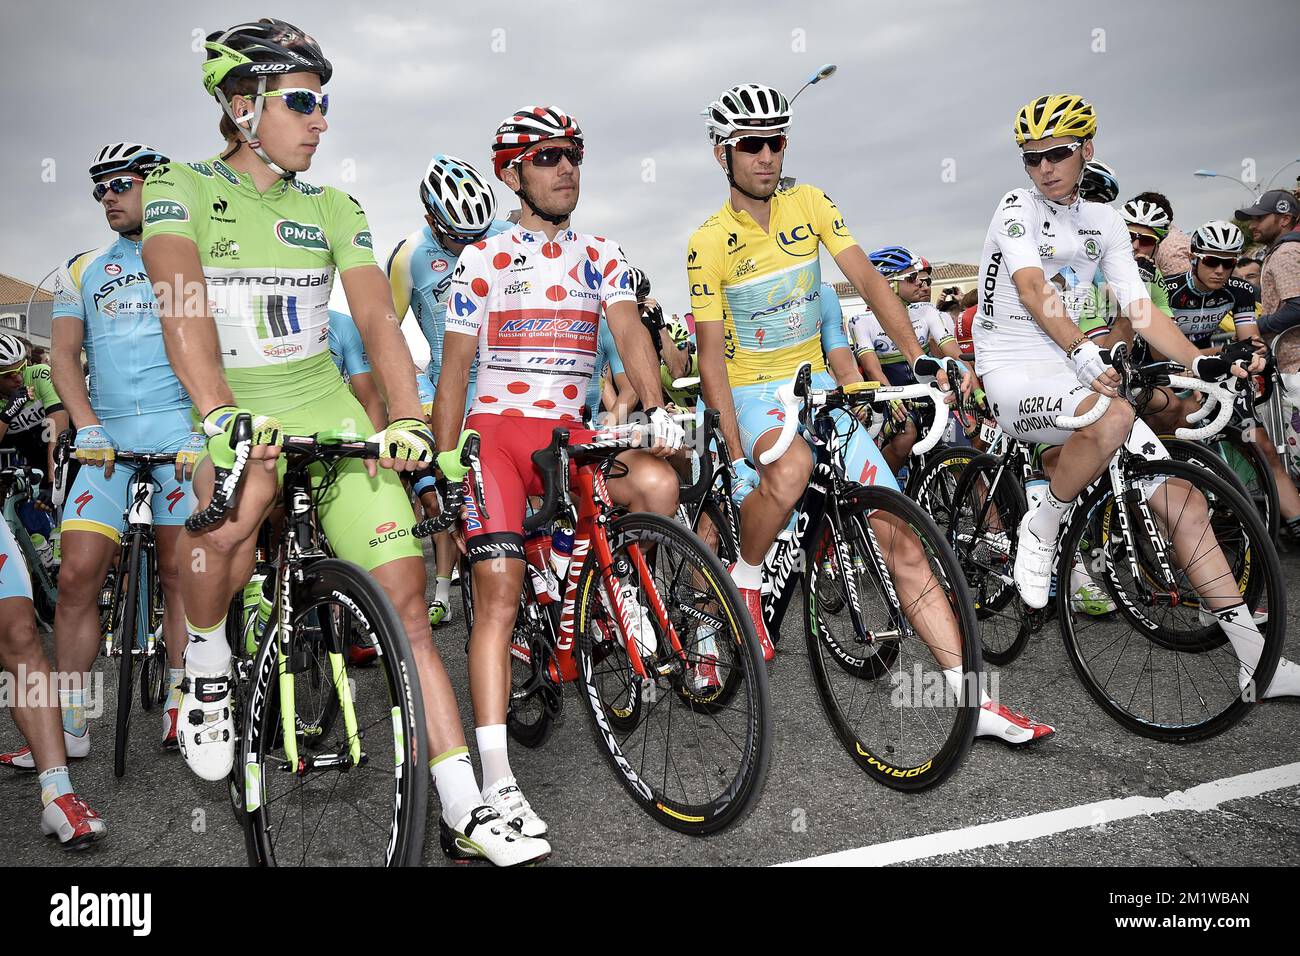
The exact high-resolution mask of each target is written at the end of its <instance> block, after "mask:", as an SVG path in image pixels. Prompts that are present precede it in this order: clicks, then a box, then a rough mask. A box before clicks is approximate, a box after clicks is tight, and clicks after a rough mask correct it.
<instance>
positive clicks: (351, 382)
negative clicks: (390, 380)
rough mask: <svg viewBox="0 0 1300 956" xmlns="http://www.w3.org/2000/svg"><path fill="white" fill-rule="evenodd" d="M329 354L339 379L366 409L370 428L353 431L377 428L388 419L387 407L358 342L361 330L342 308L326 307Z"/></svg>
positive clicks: (364, 350) (359, 428)
mask: <svg viewBox="0 0 1300 956" xmlns="http://www.w3.org/2000/svg"><path fill="white" fill-rule="evenodd" d="M329 311H330V357H331V358H333V359H334V365H335V366H336V367H337V368H338V370H339V374H340V375H342V376H343V381H345V382H347V383H348V388H350V389H352V394H353V395H355V396H356V397H357V401H358V402H360V403H361V407H362V408H364V409H365V410H366V416H367V417H368V418H369V419H370V422H371V424H372V426H373V427H372V429H371V431H370V432H365V429H364V428H363V427H360V426H358V428H357V429H356V431H358V432H365V433H366V434H367V435H369V434H371V432H374V431H378V430H379V429H381V428H382V427H383V425H384V422H386V421H388V410H387V407H386V406H385V405H384V397H383V396H382V395H380V394H379V386H378V384H376V382H375V375H374V372H372V371H371V369H370V359H368V358H366V347H365V345H363V344H362V342H361V333H360V332H358V331H357V324H356V323H355V322H353V321H352V316H350V315H348V314H347V313H346V312H339V311H337V310H335V309H330V310H329Z"/></svg>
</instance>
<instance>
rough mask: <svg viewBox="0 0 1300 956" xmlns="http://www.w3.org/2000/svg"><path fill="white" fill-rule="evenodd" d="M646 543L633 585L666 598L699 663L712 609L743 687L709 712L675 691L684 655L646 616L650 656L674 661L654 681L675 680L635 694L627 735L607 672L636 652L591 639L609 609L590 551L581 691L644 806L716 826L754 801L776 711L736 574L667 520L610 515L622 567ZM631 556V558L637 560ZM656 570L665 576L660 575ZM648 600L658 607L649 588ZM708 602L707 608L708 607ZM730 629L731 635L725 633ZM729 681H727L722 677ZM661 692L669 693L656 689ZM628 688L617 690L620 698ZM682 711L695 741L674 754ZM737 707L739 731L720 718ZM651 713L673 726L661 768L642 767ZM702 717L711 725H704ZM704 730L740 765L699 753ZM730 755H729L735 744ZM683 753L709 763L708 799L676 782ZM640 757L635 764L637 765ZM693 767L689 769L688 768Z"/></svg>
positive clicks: (721, 648)
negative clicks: (613, 715)
mask: <svg viewBox="0 0 1300 956" xmlns="http://www.w3.org/2000/svg"><path fill="white" fill-rule="evenodd" d="M644 545H653V547H654V553H653V556H646V557H645V563H646V566H647V567H648V568H649V570H650V571H651V580H650V581H645V580H639V581H638V582H637V583H638V585H639V586H638V593H639V594H641V595H650V594H651V593H653V595H657V596H658V597H659V599H660V601H661V602H662V604H663V606H664V608H665V609H666V611H667V613H668V619H669V621H670V622H671V623H672V625H673V629H674V631H675V633H676V634H677V635H678V639H679V641H680V643H681V646H682V648H683V651H684V653H685V654H686V656H687V658H688V660H689V659H691V658H694V659H695V660H697V661H698V660H701V659H702V658H703V654H704V653H705V652H704V651H702V650H701V648H702V647H703V646H704V645H703V640H702V639H701V638H700V636H699V631H700V627H699V625H700V623H701V621H700V620H699V617H697V615H702V616H705V617H711V618H712V620H714V621H716V622H717V623H718V624H721V625H722V628H716V627H714V625H712V624H710V625H709V626H710V627H711V628H713V634H715V635H716V637H714V638H713V640H714V641H715V642H716V643H715V644H714V646H715V647H716V649H717V654H716V660H717V667H718V668H719V669H720V670H732V669H735V670H739V671H740V672H741V678H740V682H739V685H738V687H737V689H736V690H735V691H734V692H733V696H732V698H731V703H730V705H729V706H728V707H727V708H726V709H725V710H719V709H718V708H717V707H714V708H711V709H710V708H709V707H708V706H707V705H706V703H705V702H704V701H701V700H699V699H697V698H696V697H695V696H694V694H693V693H692V692H687V693H680V692H679V691H680V689H681V687H682V685H683V683H684V681H685V679H686V673H685V672H686V667H685V666H681V667H679V666H677V665H678V664H679V662H680V661H681V658H678V657H677V656H676V655H675V654H674V653H671V652H669V651H665V650H664V649H665V648H668V647H669V646H670V645H669V643H668V641H667V638H666V636H665V634H664V632H663V629H662V627H661V626H660V624H659V621H658V618H657V615H656V614H654V613H650V620H651V621H652V627H653V629H654V631H655V636H656V653H655V657H654V658H653V660H654V661H656V662H659V663H660V664H662V665H664V666H668V667H670V672H669V674H668V675H667V676H666V677H662V678H660V679H659V680H662V681H666V682H667V685H668V686H667V687H663V686H662V685H661V684H660V683H659V680H656V681H654V682H647V683H646V684H645V685H643V687H642V688H641V689H640V691H638V692H637V693H636V695H635V696H636V698H637V699H638V701H639V704H638V705H637V708H638V709H637V718H636V725H635V726H633V727H632V728H631V729H630V730H629V731H628V732H627V733H626V734H624V735H623V738H622V739H621V740H620V739H619V737H618V732H617V730H616V728H615V726H614V724H613V722H612V721H611V720H610V718H609V715H608V713H607V708H608V705H607V703H606V701H605V696H604V694H603V684H604V680H603V678H604V676H606V675H614V677H615V678H616V679H618V677H619V672H621V671H630V664H628V663H626V662H627V661H628V660H629V659H628V657H627V653H626V651H625V649H624V644H623V643H622V642H620V641H619V640H615V641H614V642H612V643H611V642H610V641H608V640H604V641H601V643H602V644H603V645H604V646H603V647H601V648H599V649H598V648H597V647H596V643H597V640H596V633H597V632H598V631H600V628H599V627H598V626H596V625H597V622H598V620H599V619H604V618H606V617H607V613H606V611H605V608H604V603H603V601H602V600H601V596H600V594H601V589H602V588H603V587H604V586H605V585H604V581H603V579H602V575H601V568H600V566H599V563H600V562H599V559H598V558H597V556H596V549H595V548H592V550H591V551H590V552H589V553H588V556H587V559H586V561H585V563H584V565H583V568H582V572H581V577H580V578H579V581H578V592H577V593H578V597H577V601H576V605H577V607H576V610H577V620H576V622H575V632H576V636H577V641H576V647H575V653H576V654H577V660H578V679H579V682H580V694H579V696H580V697H582V699H583V703H584V704H585V705H586V707H587V711H588V713H589V714H590V715H591V718H592V720H591V727H592V732H593V734H594V735H595V738H596V740H597V743H598V745H599V749H600V750H601V752H602V753H603V754H604V755H605V758H606V759H607V760H608V761H609V764H610V767H611V768H612V769H613V770H614V774H615V776H616V777H617V778H618V780H619V782H620V783H621V784H622V785H623V787H624V789H626V790H627V792H628V793H629V794H630V795H631V796H632V798H633V800H634V801H635V802H636V803H637V805H638V806H639V807H641V809H642V810H644V811H645V812H646V814H648V815H649V816H650V817H651V818H652V819H654V820H655V821H656V822H658V823H660V824H662V825H664V826H666V827H668V828H669V829H672V830H676V831H677V832H679V833H685V834H689V835H692V836H703V835H706V834H710V833H717V832H718V831H720V830H723V829H725V828H726V827H729V826H732V825H733V824H735V823H737V822H738V821H740V820H741V819H743V818H744V817H745V815H746V814H748V813H749V812H750V810H751V809H753V807H754V805H755V803H756V802H757V801H758V799H759V797H760V795H761V793H762V790H763V787H764V785H765V784H766V781H767V771H768V766H769V763H770V761H771V755H772V744H771V741H772V725H771V722H772V714H771V704H770V694H769V689H768V679H767V669H766V665H765V664H764V662H763V654H762V650H761V649H760V647H759V644H758V636H757V635H756V633H755V632H754V624H753V621H752V620H751V619H750V617H749V614H748V612H747V611H746V609H745V605H744V604H743V603H742V602H741V600H740V595H739V593H738V592H737V591H736V586H735V584H734V583H733V582H732V580H731V575H730V574H728V573H727V570H726V568H724V567H723V565H722V562H721V561H720V560H719V559H718V557H717V555H716V554H714V553H713V552H712V551H711V550H709V549H708V548H707V547H706V546H705V545H704V544H703V542H701V541H700V539H699V538H697V537H696V536H695V534H694V533H693V532H691V531H690V530H689V529H687V528H685V527H683V526H682V525H681V524H680V523H678V522H677V521H676V520H674V519H672V518H666V517H663V516H661V515H654V514H644V513H636V514H627V515H623V516H621V517H619V518H617V519H616V520H615V521H613V522H611V523H610V525H609V546H610V550H611V552H612V553H613V554H614V556H615V558H614V563H615V565H616V566H617V565H618V564H619V563H620V561H622V560H625V559H624V558H623V557H621V556H623V555H631V553H632V552H631V549H632V548H633V547H634V546H638V547H640V546H644ZM647 550H648V549H647ZM642 554H643V555H644V552H642ZM628 560H629V563H631V564H632V566H633V567H635V561H634V560H630V559H628ZM674 560H679V561H680V564H679V565H678V568H677V569H676V570H674V568H673V565H672V562H673V561H674ZM688 565H689V567H688ZM633 573H635V572H633ZM661 574H662V575H663V576H664V577H665V580H664V581H662V582H661V581H660V577H661ZM705 594H707V595H709V596H710V600H709V601H708V603H707V604H703V602H702V595H705ZM646 600H647V601H648V603H649V606H651V607H653V602H654V599H653V597H647V598H646ZM702 604H703V607H704V608H705V610H701V607H702ZM688 620H689V621H691V622H694V623H695V625H696V628H695V630H694V631H693V632H692V631H690V630H689V625H688V624H687V623H686V622H687V621H688ZM615 626H617V625H615ZM723 628H725V630H726V631H727V632H728V633H726V634H723V633H722V629H723ZM602 633H603V632H602ZM625 640H626V638H623V641H625ZM687 666H691V665H689V664H688V665H687ZM723 680H724V686H725V682H726V680H727V678H725V677H724V678H723ZM648 688H654V689H655V690H654V692H653V694H651V696H652V697H653V699H651V700H647V699H646V694H645V693H644V691H645V690H646V689H648ZM660 690H663V691H666V692H663V693H660ZM621 693H622V691H621V690H618V689H616V695H619V694H621ZM738 702H739V703H738ZM615 703H617V700H615ZM679 712H680V713H681V714H682V724H683V728H682V729H681V730H679V731H677V738H686V739H689V738H690V734H691V732H692V730H693V731H694V738H693V745H692V744H691V743H688V744H687V745H686V747H685V748H684V749H683V750H681V756H680V757H677V758H673V757H669V756H667V754H668V751H669V748H670V747H672V746H673V745H674V744H679V739H675V738H674V737H673V736H672V734H673V724H672V720H673V716H672V715H673V714H674V713H679ZM661 714H662V718H661ZM732 714H738V715H739V716H738V717H737V718H736V719H735V721H734V724H733V726H734V728H735V729H734V732H731V733H729V732H728V731H727V730H726V728H725V727H724V726H723V721H730V720H731V719H732V718H731V715H732ZM654 721H659V722H660V723H661V724H664V723H666V725H667V726H666V729H665V733H664V736H663V738H662V745H663V748H664V752H665V757H664V760H663V767H662V774H660V773H659V772H658V771H657V770H654V772H652V773H647V772H646V761H647V759H648V757H649V753H650V748H651V745H652V741H651V736H652V729H651V728H652V722H654ZM701 725H703V726H704V731H703V734H702V732H701ZM642 728H644V731H643V730H642ZM715 731H717V732H718V734H717V736H716V737H715V736H713V734H714V732H715ZM706 737H709V738H710V742H713V741H725V743H726V744H727V746H734V747H735V749H736V750H737V751H738V753H739V756H738V757H736V758H734V759H735V764H736V765H735V769H734V771H733V770H732V769H729V767H730V765H728V766H721V763H722V760H723V756H720V755H719V754H718V753H717V751H716V750H711V751H709V757H708V758H705V757H703V756H701V754H702V753H703V752H704V750H705V748H706V747H707V746H708V743H706V740H705V738H706ZM660 742H661V741H660V738H658V737H656V738H655V740H654V741H653V743H654V744H659V743H660ZM638 749H639V751H640V755H639V757H638V755H637V753H636V751H637V750H638ZM725 757H726V758H728V759H731V755H730V754H729V753H727V754H725ZM688 760H689V765H690V766H691V767H695V766H696V764H697V762H698V767H699V768H700V770H701V771H702V772H701V773H700V775H699V781H701V782H702V784H703V785H702V787H701V788H700V789H702V790H704V791H707V792H706V793H704V794H703V795H702V796H701V795H698V794H697V793H695V792H694V791H690V790H689V788H688V783H687V781H686V780H685V779H683V777H682V773H681V771H680V770H675V774H674V776H675V779H672V780H670V778H669V773H670V765H672V764H673V763H674V761H676V766H677V767H682V766H687V765H688ZM634 763H636V764H638V766H637V767H634V766H633V764H634ZM652 769H654V768H652ZM687 776H691V777H693V774H690V773H688V774H687ZM713 780H716V781H717V782H716V784H711V781H713ZM673 787H676V791H673Z"/></svg>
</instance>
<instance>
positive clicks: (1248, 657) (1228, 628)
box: [1214, 603, 1264, 688]
mask: <svg viewBox="0 0 1300 956" xmlns="http://www.w3.org/2000/svg"><path fill="white" fill-rule="evenodd" d="M1214 616H1215V617H1217V618H1218V619H1219V627H1220V628H1221V629H1222V630H1223V636H1224V637H1226V638H1227V639H1228V641H1229V643H1231V644H1232V649H1233V651H1234V652H1235V653H1236V655H1237V662H1238V664H1239V665H1240V668H1241V670H1240V674H1239V678H1240V681H1241V686H1242V687H1243V688H1244V687H1245V686H1246V684H1247V683H1249V682H1250V681H1252V680H1253V679H1254V674H1255V668H1256V667H1257V666H1258V664H1259V655H1260V654H1261V653H1262V652H1263V650H1264V637H1263V635H1262V634H1260V633H1259V625H1258V624H1256V623H1255V618H1254V616H1253V615H1252V614H1251V613H1250V609H1249V608H1247V607H1246V605H1245V604H1244V603H1243V604H1238V605H1235V606H1234V607H1225V608H1222V609H1220V610H1218V611H1215V612H1214Z"/></svg>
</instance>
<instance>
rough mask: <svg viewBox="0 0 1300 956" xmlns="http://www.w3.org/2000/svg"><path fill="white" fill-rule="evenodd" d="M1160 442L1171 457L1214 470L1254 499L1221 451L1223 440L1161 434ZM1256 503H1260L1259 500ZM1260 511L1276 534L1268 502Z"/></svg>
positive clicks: (1244, 494)
mask: <svg viewBox="0 0 1300 956" xmlns="http://www.w3.org/2000/svg"><path fill="white" fill-rule="evenodd" d="M1160 443H1161V444H1162V445H1164V446H1165V451H1167V452H1169V457H1170V458H1172V459H1173V460H1174V461H1189V462H1191V463H1192V464H1195V465H1200V466H1201V467H1202V468H1206V469H1208V470H1210V471H1212V472H1214V473H1215V474H1216V475H1218V476H1219V477H1220V478H1222V479H1223V480H1225V481H1227V482H1228V483H1229V484H1231V485H1232V486H1233V487H1234V488H1236V489H1237V490H1238V491H1239V492H1241V494H1242V497H1244V498H1246V499H1247V500H1252V498H1253V496H1252V495H1251V493H1250V491H1249V489H1247V487H1246V483H1245V481H1243V480H1242V477H1241V475H1240V474H1238V473H1237V471H1236V470H1235V469H1234V468H1233V467H1232V466H1231V465H1230V464H1228V461H1227V459H1225V458H1224V457H1223V453H1222V451H1221V446H1222V444H1223V443H1222V442H1219V441H1216V442H1215V443H1214V444H1212V445H1211V444H1204V443H1201V442H1194V441H1188V440H1186V439H1183V438H1169V437H1166V436H1164V435H1161V436H1160ZM1274 491H1276V485H1275V486H1274ZM1256 503H1257V504H1259V502H1256ZM1259 513H1260V517H1262V518H1263V519H1264V521H1265V524H1266V525H1268V528H1269V534H1272V535H1274V536H1276V534H1277V529H1276V528H1274V527H1273V526H1272V522H1271V521H1270V520H1269V509H1268V505H1267V503H1265V504H1264V505H1263V507H1261V508H1260V509H1259ZM1274 513H1276V512H1274Z"/></svg>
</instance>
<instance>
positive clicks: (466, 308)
mask: <svg viewBox="0 0 1300 956" xmlns="http://www.w3.org/2000/svg"><path fill="white" fill-rule="evenodd" d="M451 308H452V311H454V312H455V313H456V314H457V315H473V314H474V313H475V312H477V311H478V306H476V305H475V304H474V302H473V301H472V300H471V299H470V298H469V297H468V296H467V295H465V294H464V293H461V292H457V293H456V294H455V295H453V296H452V297H451Z"/></svg>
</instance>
